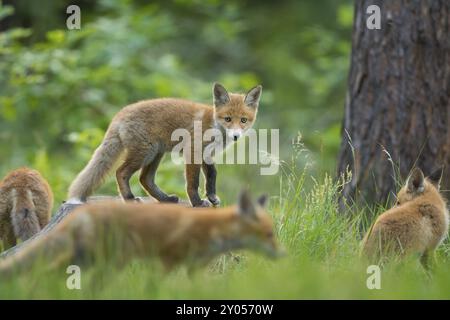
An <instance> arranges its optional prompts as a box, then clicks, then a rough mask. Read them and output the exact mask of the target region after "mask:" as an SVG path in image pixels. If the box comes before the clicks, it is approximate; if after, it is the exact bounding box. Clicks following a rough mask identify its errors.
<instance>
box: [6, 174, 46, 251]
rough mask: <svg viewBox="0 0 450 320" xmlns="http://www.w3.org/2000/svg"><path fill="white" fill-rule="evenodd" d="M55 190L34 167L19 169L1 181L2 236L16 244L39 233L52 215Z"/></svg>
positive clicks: (7, 242)
mask: <svg viewBox="0 0 450 320" xmlns="http://www.w3.org/2000/svg"><path fill="white" fill-rule="evenodd" d="M52 206H53V194H52V191H51V189H50V187H49V185H48V183H47V181H45V180H44V178H43V177H42V176H41V175H40V174H39V172H37V171H35V170H31V169H28V168H21V169H17V170H15V171H13V172H11V173H9V174H8V175H7V176H6V177H5V178H4V179H3V181H1V182H0V239H1V240H3V246H4V247H5V248H10V247H12V246H15V245H16V243H17V239H21V240H22V241H24V240H26V239H28V238H30V237H31V236H33V235H34V234H36V233H38V232H39V231H40V230H41V229H42V228H43V227H44V226H45V225H46V224H47V223H48V220H49V219H50V210H51V208H52Z"/></svg>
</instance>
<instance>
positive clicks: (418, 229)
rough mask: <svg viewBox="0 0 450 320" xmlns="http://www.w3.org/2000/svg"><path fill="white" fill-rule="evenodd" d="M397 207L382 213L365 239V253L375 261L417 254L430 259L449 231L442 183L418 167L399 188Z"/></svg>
mask: <svg viewBox="0 0 450 320" xmlns="http://www.w3.org/2000/svg"><path fill="white" fill-rule="evenodd" d="M397 199H398V202H397V205H396V206H395V207H393V208H392V209H390V210H388V211H386V212H384V213H383V214H381V215H380V216H379V217H378V218H377V219H376V221H375V223H374V225H373V227H372V228H371V230H369V232H368V233H367V235H366V237H365V239H364V241H363V252H364V253H365V255H367V256H368V257H369V258H370V259H371V260H373V261H377V262H378V261H379V260H380V259H382V258H384V257H387V256H391V255H401V256H404V255H406V254H413V253H417V254H419V255H420V256H421V257H422V263H423V264H424V265H425V266H426V265H427V263H428V258H429V256H430V255H432V254H433V253H434V250H435V249H436V248H437V247H438V246H439V244H440V243H441V242H442V241H443V240H444V238H445V237H446V236H447V233H448V224H449V216H448V210H447V207H446V203H445V201H444V198H443V197H442V196H441V195H440V193H439V189H438V183H436V182H433V181H432V180H430V179H428V178H424V176H423V173H422V171H421V170H420V169H415V170H414V171H413V172H412V174H411V176H410V177H409V178H408V182H407V184H406V185H405V186H404V187H403V188H402V189H401V190H400V191H399V193H398V196H397Z"/></svg>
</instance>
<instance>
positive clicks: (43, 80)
mask: <svg viewBox="0 0 450 320" xmlns="http://www.w3.org/2000/svg"><path fill="white" fill-rule="evenodd" d="M65 2H66V6H67V5H69V4H70V2H69V1H60V2H58V3H57V4H56V3H55V2H51V1H45V2H42V3H41V2H40V7H39V10H38V11H40V12H47V13H49V14H48V15H46V17H45V19H44V18H43V17H42V16H41V15H39V14H37V13H36V10H37V9H38V8H36V6H35V5H33V6H29V5H27V4H26V1H22V0H18V1H17V2H15V9H16V11H14V10H13V8H12V7H11V6H1V5H0V21H1V20H2V19H3V20H5V19H6V20H5V21H7V22H9V26H10V27H9V28H8V29H6V31H4V32H2V33H1V34H0V137H1V141H2V146H1V148H0V159H1V161H2V162H1V163H2V164H1V165H0V174H5V173H6V172H7V171H9V170H12V169H14V168H15V167H17V166H20V165H28V166H35V165H37V166H39V168H40V169H42V170H44V173H45V175H46V178H47V179H48V180H49V181H50V182H51V184H52V187H53V189H54V192H55V194H56V199H57V202H59V201H61V200H63V199H64V198H65V195H66V190H67V187H68V185H69V184H70V182H71V180H72V179H73V178H74V177H75V175H76V173H77V172H79V171H80V170H81V168H82V167H83V166H84V165H85V164H86V162H87V161H88V159H89V157H90V155H91V154H92V152H93V151H94V149H95V148H96V147H97V146H98V144H99V142H100V141H101V138H102V135H103V133H104V132H105V130H106V128H107V126H108V123H109V121H110V120H111V118H112V117H113V115H114V114H115V113H116V112H117V111H118V110H120V108H122V107H123V106H125V105H126V104H129V103H132V102H135V101H138V100H141V99H148V98H155V97H162V96H177V97H184V98H188V99H193V100H196V101H202V102H209V101H211V100H212V99H211V84H212V82H213V81H220V82H223V83H224V85H225V86H226V87H227V88H229V89H230V90H232V91H237V90H238V91H243V90H247V89H249V88H250V87H252V86H254V85H255V84H257V83H262V84H263V85H264V93H263V98H262V104H261V110H260V112H259V116H258V121H257V126H258V127H260V128H280V129H281V130H280V134H281V139H282V141H281V157H282V158H283V157H285V155H287V154H288V153H289V152H290V141H291V139H292V138H294V137H295V136H296V135H297V131H301V132H303V133H304V139H305V141H306V142H307V144H308V148H309V149H310V150H311V151H312V152H313V155H314V157H315V159H319V160H320V161H316V162H315V169H316V172H322V170H324V169H332V168H333V166H334V158H335V156H336V152H337V147H338V144H339V130H340V129H339V128H340V118H341V110H342V107H343V97H344V90H345V87H344V81H343V80H344V79H345V77H346V70H347V66H348V63H347V60H348V53H349V31H350V22H351V7H352V4H351V3H350V1H331V0H327V1H324V2H323V3H322V4H320V5H319V4H311V3H309V4H305V3H299V2H297V1H287V2H284V3H283V4H278V3H276V4H275V3H269V2H267V3H266V2H264V3H258V4H255V3H252V2H241V1H227V2H226V3H225V2H221V1H206V2H205V1H201V2H198V1H187V0H186V1H175V2H173V3H170V4H169V3H167V2H165V1H155V2H152V4H146V3H145V2H141V1H138V2H130V1H125V0H121V1H112V0H102V1H98V2H86V3H84V2H83V3H82V4H81V11H82V27H81V30H72V31H70V30H67V29H66V28H65V18H66V17H67V15H65V7H66V6H65V4H64V3H65ZM307 12H311V13H312V14H306V13H307ZM268 15H270V16H271V19H267V17H268ZM25 21H28V22H27V23H25ZM30 24H31V25H30ZM24 25H26V26H29V25H30V28H23V27H22V26H24ZM324 110H327V112H324ZM5 142H7V143H5ZM43 155H45V156H43ZM44 161H46V163H44ZM258 169H259V168H258V167H257V166H232V167H230V166H225V165H223V166H221V168H220V171H219V182H218V183H219V188H218V189H219V194H220V195H221V196H222V197H223V198H225V199H224V200H225V201H233V200H234V196H235V194H236V192H237V191H236V190H237V189H239V188H237V184H239V187H240V185H241V184H243V181H244V180H242V179H240V178H239V177H242V176H245V177H246V180H245V181H246V182H247V181H248V182H249V184H250V185H251V186H256V187H255V189H256V191H258V192H270V193H273V192H276V190H277V189H278V187H277V184H278V177H277V176H273V177H261V176H259V173H258V171H259V170H258ZM221 174H223V176H224V177H225V176H226V177H230V178H229V179H227V180H225V179H222V178H221ZM247 178H248V179H247ZM158 180H159V183H160V184H161V187H162V188H164V189H167V190H170V192H176V193H178V194H180V195H184V191H183V189H184V187H183V177H182V168H181V167H179V166H178V167H177V166H174V165H173V164H171V163H167V161H166V162H165V163H164V164H163V166H162V168H161V170H160V171H159V172H158ZM133 185H134V189H135V191H136V192H137V193H140V194H142V190H141V189H140V188H139V186H138V185H137V184H136V181H134V183H133ZM259 186H260V187H259ZM99 192H102V193H115V192H116V191H115V187H114V183H113V179H110V180H108V183H107V184H106V185H105V186H104V187H103V188H102V189H101V190H99Z"/></svg>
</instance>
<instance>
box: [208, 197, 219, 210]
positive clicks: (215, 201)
mask: <svg viewBox="0 0 450 320" xmlns="http://www.w3.org/2000/svg"><path fill="white" fill-rule="evenodd" d="M208 200H209V202H211V203H212V205H213V206H214V207H218V206H220V199H219V197H218V196H217V195H215V194H210V195H208Z"/></svg>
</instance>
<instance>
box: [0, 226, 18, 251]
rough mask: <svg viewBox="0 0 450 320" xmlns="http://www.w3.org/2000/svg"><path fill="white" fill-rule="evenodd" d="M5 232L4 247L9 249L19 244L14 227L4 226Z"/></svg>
mask: <svg viewBox="0 0 450 320" xmlns="http://www.w3.org/2000/svg"><path fill="white" fill-rule="evenodd" d="M4 232H5V233H4V234H3V238H2V240H3V249H4V250H7V249H9V248H12V247H14V246H15V245H16V244H17V239H16V236H15V234H14V230H13V228H12V227H11V228H4Z"/></svg>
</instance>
